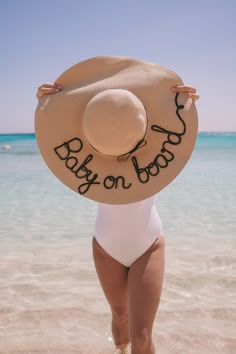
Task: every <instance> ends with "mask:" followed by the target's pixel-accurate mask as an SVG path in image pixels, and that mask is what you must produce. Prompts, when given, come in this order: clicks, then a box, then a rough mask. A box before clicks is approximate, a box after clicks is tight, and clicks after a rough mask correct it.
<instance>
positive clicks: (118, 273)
mask: <svg viewBox="0 0 236 354" xmlns="http://www.w3.org/2000/svg"><path fill="white" fill-rule="evenodd" d="M93 259H94V265H95V268H96V271H97V274H98V278H99V281H100V283H101V286H102V288H103V291H104V294H105V296H106V298H107V300H108V302H109V304H110V306H111V309H112V310H113V311H115V312H116V313H119V312H120V313H123V312H124V311H125V310H127V311H128V270H129V269H128V268H127V267H125V266H124V265H123V264H121V263H119V262H118V261H116V260H115V259H114V258H112V257H111V256H110V255H109V254H108V253H107V252H106V251H105V250H104V249H103V248H102V247H101V246H100V245H99V243H98V242H97V240H96V239H95V237H93Z"/></svg>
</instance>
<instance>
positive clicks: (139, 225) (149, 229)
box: [95, 196, 163, 267]
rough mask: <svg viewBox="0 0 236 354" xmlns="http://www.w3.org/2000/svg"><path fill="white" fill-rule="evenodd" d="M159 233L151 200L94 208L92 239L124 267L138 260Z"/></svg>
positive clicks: (155, 210) (157, 217) (160, 228)
mask: <svg viewBox="0 0 236 354" xmlns="http://www.w3.org/2000/svg"><path fill="white" fill-rule="evenodd" d="M162 232H163V231H162V224H161V220H160V217H159V214H158V212H157V209H156V205H155V196H153V197H151V198H148V199H145V200H142V201H140V202H137V203H131V204H122V205H120V204H119V205H111V204H99V205H98V216H97V221H96V226H95V238H96V240H97V242H98V243H99V245H100V246H101V247H102V248H103V249H104V250H105V251H106V252H107V253H108V254H109V255H110V256H111V257H113V258H114V259H116V260H117V261H118V262H120V263H121V264H123V265H124V266H126V267H130V266H131V265H132V264H133V263H134V262H135V261H136V260H137V259H138V258H139V257H140V256H142V255H143V254H144V253H145V252H146V251H147V250H148V248H149V247H150V246H151V245H152V244H153V243H154V242H155V240H156V239H158V238H159V236H160V235H162Z"/></svg>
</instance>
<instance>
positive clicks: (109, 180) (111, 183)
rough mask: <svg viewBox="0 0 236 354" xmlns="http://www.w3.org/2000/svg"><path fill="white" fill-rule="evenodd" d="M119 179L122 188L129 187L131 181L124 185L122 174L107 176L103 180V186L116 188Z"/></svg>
mask: <svg viewBox="0 0 236 354" xmlns="http://www.w3.org/2000/svg"><path fill="white" fill-rule="evenodd" d="M119 180H121V185H122V188H123V189H129V188H130V187H131V185H132V183H129V184H128V185H127V186H126V185H125V178H124V177H123V176H118V177H114V176H107V177H106V178H105V179H104V181H103V186H104V187H105V188H106V189H112V188H114V187H115V189H117V188H118V183H119Z"/></svg>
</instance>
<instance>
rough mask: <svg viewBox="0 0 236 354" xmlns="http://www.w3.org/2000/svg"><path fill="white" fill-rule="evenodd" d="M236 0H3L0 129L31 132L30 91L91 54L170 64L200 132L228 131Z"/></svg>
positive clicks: (234, 123)
mask: <svg viewBox="0 0 236 354" xmlns="http://www.w3.org/2000/svg"><path fill="white" fill-rule="evenodd" d="M235 38H236V1H234V0H197V1H196V0H176V1H175V0H162V1H160V0H118V1H114V0H113V1H112V0H38V1H36V0H5V1H4V0H3V1H1V2H0V78H1V80H0V96H1V101H0V133H10V132H33V131H34V111H35V108H36V105H37V100H36V98H35V93H36V89H37V87H38V86H39V85H40V84H41V83H44V82H50V81H54V80H55V79H56V78H57V77H58V76H59V75H60V74H61V73H62V72H63V71H64V70H65V69H67V68H68V67H70V66H71V65H73V64H75V63H76V62H79V61H81V60H84V59H86V58H89V57H93V56H97V55H122V56H123V55H124V56H130V57H135V58H139V59H143V60H147V61H153V62H156V63H159V64H161V65H163V66H167V67H169V68H171V69H172V70H175V71H176V72H177V73H178V74H179V75H180V76H181V77H182V79H183V80H184V82H185V83H186V84H192V85H194V86H195V87H196V88H197V89H198V91H199V93H200V95H201V99H200V101H199V102H198V112H199V129H200V130H201V131H236V113H235V111H236V99H235V78H236V39H235Z"/></svg>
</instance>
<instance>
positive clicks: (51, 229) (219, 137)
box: [0, 133, 236, 240]
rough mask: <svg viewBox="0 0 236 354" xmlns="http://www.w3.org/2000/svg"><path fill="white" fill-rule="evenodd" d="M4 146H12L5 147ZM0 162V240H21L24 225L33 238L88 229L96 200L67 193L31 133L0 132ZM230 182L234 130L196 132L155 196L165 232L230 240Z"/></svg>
mask: <svg viewBox="0 0 236 354" xmlns="http://www.w3.org/2000/svg"><path fill="white" fill-rule="evenodd" d="M4 145H11V147H12V148H11V149H10V150H4V149H3V147H4ZM0 161H1V166H0V167H1V174H0V193H1V200H0V208H1V221H0V226H1V230H0V239H1V240H4V239H7V240H9V239H15V238H17V239H18V240H20V238H21V237H22V236H23V235H24V234H25V232H27V231H26V226H27V230H28V232H30V233H31V236H32V238H33V239H37V238H40V237H43V238H45V239H48V238H51V237H53V235H54V234H57V238H58V239H60V238H67V237H69V238H73V237H76V238H78V237H83V236H85V235H90V234H91V233H92V232H93V225H94V218H95V215H96V203H94V202H91V201H89V200H87V199H85V198H81V197H79V196H78V195H76V194H75V193H73V192H71V191H70V190H69V189H68V188H65V187H64V186H63V185H62V184H61V183H60V182H59V181H58V180H57V179H56V178H55V177H54V176H53V175H52V174H51V172H50V171H49V170H48V169H47V167H46V165H45V164H44V162H43V161H42V159H41V156H40V155H39V152H38V148H37V145H36V141H35V136H34V135H33V134H32V135H30V134H29V135H0ZM235 181H236V133H225V134H210V133H202V134H199V136H198V139H197V144H196V147H195V150H194V152H193V154H192V157H191V159H190V161H189V163H188V164H187V166H186V167H185V169H184V170H183V171H182V173H181V174H180V175H179V176H178V178H176V180H175V181H174V182H172V183H171V184H170V185H169V186H168V187H167V188H166V189H164V190H163V191H161V192H160V193H159V195H158V196H157V203H158V209H159V212H160V214H161V217H162V220H163V224H164V228H165V230H166V233H167V234H171V235H172V234H173V237H176V238H177V237H178V238H179V237H182V238H183V237H188V238H189V237H197V238H199V237H202V238H203V239H205V238H206V237H219V238H222V237H225V238H230V239H231V237H232V236H233V235H235V234H236V218H235V207H236V182H235ZM62 215H63V217H62ZM46 228H47V229H46ZM16 230H17V232H16Z"/></svg>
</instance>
